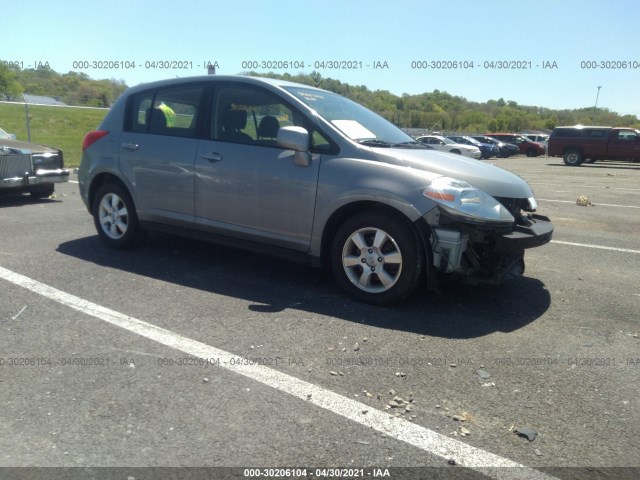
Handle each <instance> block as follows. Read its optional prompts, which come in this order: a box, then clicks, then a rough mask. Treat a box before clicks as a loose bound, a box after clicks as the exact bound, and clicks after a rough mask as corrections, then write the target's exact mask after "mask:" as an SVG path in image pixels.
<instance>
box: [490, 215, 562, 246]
mask: <svg viewBox="0 0 640 480" xmlns="http://www.w3.org/2000/svg"><path fill="white" fill-rule="evenodd" d="M531 217H532V219H533V220H534V222H532V223H531V225H528V226H524V225H516V227H515V228H514V230H513V232H511V233H508V234H504V235H500V236H499V237H498V238H497V239H496V247H495V251H496V252H500V253H517V252H521V251H522V250H526V249H527V248H534V247H539V246H541V245H544V244H545V243H549V242H550V241H551V237H552V236H553V224H552V223H551V222H550V221H549V219H548V218H547V217H543V216H541V215H532V216H531Z"/></svg>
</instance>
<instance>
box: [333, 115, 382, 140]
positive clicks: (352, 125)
mask: <svg viewBox="0 0 640 480" xmlns="http://www.w3.org/2000/svg"><path fill="white" fill-rule="evenodd" d="M331 123H333V124H334V125H335V126H336V127H338V128H339V129H340V130H342V132H343V133H344V134H345V135H346V136H347V137H349V138H351V139H353V140H359V139H363V138H367V139H368V138H376V135H375V134H374V133H373V132H372V131H370V130H368V129H366V128H365V127H364V126H363V125H361V124H360V123H358V122H356V121H355V120H332V121H331Z"/></svg>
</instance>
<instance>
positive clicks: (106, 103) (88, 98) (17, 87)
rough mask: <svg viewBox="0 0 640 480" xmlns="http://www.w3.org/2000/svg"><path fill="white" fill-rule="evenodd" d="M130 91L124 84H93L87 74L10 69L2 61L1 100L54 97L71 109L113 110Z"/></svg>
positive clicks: (96, 81) (95, 81) (0, 68)
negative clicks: (115, 103)
mask: <svg viewBox="0 0 640 480" xmlns="http://www.w3.org/2000/svg"><path fill="white" fill-rule="evenodd" d="M126 89H127V85H126V84H125V83H124V81H123V80H115V79H111V80H93V79H92V78H90V77H89V76H88V75H87V74H86V73H79V72H69V73H64V74H60V73H57V72H55V71H54V70H52V69H50V68H42V67H40V68H37V69H33V68H29V69H24V70H22V69H19V68H10V67H9V66H7V65H6V64H5V63H3V62H2V61H0V100H15V101H22V94H23V93H27V94H29V95H42V96H46V97H52V98H55V99H57V100H60V101H61V102H64V103H66V104H67V105H75V106H86V107H110V106H111V105H112V104H113V102H115V100H116V99H117V98H118V97H119V96H120V94H121V93H122V92H124V91H125V90H126Z"/></svg>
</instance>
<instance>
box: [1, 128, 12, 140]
mask: <svg viewBox="0 0 640 480" xmlns="http://www.w3.org/2000/svg"><path fill="white" fill-rule="evenodd" d="M0 138H3V139H6V140H12V138H11V135H9V134H8V133H7V132H5V131H4V130H2V129H1V128H0Z"/></svg>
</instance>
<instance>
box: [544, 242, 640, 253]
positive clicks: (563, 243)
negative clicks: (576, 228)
mask: <svg viewBox="0 0 640 480" xmlns="http://www.w3.org/2000/svg"><path fill="white" fill-rule="evenodd" d="M551 243H559V244H560V245H572V246H574V247H585V248H597V249H598V250H611V251H613V252H624V253H640V250H631V249H630V248H617V247H605V246H603V245H591V244H589V243H574V242H563V241H560V240H551Z"/></svg>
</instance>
